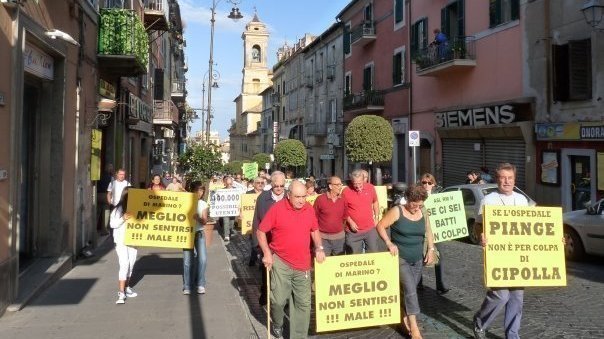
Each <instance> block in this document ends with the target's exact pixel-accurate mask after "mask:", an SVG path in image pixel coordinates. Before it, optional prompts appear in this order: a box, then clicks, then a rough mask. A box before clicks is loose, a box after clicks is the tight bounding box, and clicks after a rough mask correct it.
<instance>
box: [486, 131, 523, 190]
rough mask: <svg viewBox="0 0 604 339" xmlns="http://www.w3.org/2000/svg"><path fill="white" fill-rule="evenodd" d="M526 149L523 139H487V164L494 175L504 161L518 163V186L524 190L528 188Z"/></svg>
mask: <svg viewBox="0 0 604 339" xmlns="http://www.w3.org/2000/svg"><path fill="white" fill-rule="evenodd" d="M525 150H526V145H525V143H524V140H522V139H485V140H484V151H485V166H487V167H488V168H489V172H490V173H491V175H493V174H494V170H495V168H496V167H497V165H498V164H500V163H502V162H509V163H511V164H514V165H516V186H518V187H519V188H520V189H521V190H524V189H525V188H526V181H525V180H526V176H525V169H526V160H525V159H526V157H525V155H526V154H525ZM493 178H494V177H493Z"/></svg>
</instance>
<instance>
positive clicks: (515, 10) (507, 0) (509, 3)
mask: <svg viewBox="0 0 604 339" xmlns="http://www.w3.org/2000/svg"><path fill="white" fill-rule="evenodd" d="M519 18H520V0H489V27H491V28H493V27H495V26H499V25H501V24H505V23H508V22H510V21H514V20H518V19H519Z"/></svg>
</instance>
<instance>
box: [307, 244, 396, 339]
mask: <svg viewBox="0 0 604 339" xmlns="http://www.w3.org/2000/svg"><path fill="white" fill-rule="evenodd" d="M400 309H401V308H400V290H399V276H398V257H397V256H392V255H391V254H390V253H389V252H379V253H370V254H354V255H343V256H332V257H327V258H326V259H325V261H323V262H322V263H317V262H316V261H315V310H316V318H317V332H324V331H334V330H341V329H347V328H358V327H368V326H378V325H386V324H395V323H399V322H400V321H401V315H400Z"/></svg>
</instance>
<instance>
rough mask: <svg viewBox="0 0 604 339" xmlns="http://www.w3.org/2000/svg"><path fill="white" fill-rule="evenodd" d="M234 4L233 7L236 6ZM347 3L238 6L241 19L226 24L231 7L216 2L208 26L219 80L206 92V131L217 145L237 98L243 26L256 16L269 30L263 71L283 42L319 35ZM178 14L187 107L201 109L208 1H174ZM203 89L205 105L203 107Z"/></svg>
mask: <svg viewBox="0 0 604 339" xmlns="http://www.w3.org/2000/svg"><path fill="white" fill-rule="evenodd" d="M238 2H239V1H238ZM349 2H350V0H256V1H249V0H242V1H241V2H240V3H239V5H238V6H239V9H240V11H241V14H242V15H243V19H241V20H239V21H238V22H234V21H233V20H231V19H229V18H227V16H228V14H229V12H230V11H231V8H232V7H233V4H232V3H230V2H229V1H228V0H218V1H217V5H216V17H215V18H216V23H215V26H214V70H217V71H218V72H219V74H220V79H219V80H218V85H219V86H220V88H218V89H213V90H212V107H213V108H214V119H213V120H212V125H211V127H212V131H217V132H219V134H220V138H221V140H224V139H226V138H228V131H227V130H228V128H229V127H230V126H231V119H234V118H235V103H234V102H233V100H234V99H235V98H236V97H237V96H238V95H239V94H240V93H241V80H242V70H243V40H242V39H241V34H242V33H243V31H244V30H245V25H246V24H247V23H248V22H250V21H251V20H252V18H253V17H254V8H255V9H256V10H257V13H258V18H259V19H260V21H262V22H263V23H265V24H266V25H267V29H268V30H269V33H270V37H269V46H268V48H269V50H268V65H269V68H272V66H273V65H274V64H275V63H276V62H277V61H276V60H277V57H276V52H277V48H279V47H280V46H282V45H283V44H284V43H285V42H286V41H287V42H288V44H289V45H290V46H292V45H293V43H294V42H295V41H296V40H297V39H299V38H301V37H303V36H304V34H305V33H310V34H312V35H320V34H321V33H323V32H324V31H325V30H326V29H327V28H329V26H331V25H332V24H333V23H334V22H335V21H336V19H335V17H336V15H338V13H339V12H340V11H341V10H342V9H343V8H344V7H345V6H346V5H347V4H348V3H349ZM179 4H180V12H181V17H182V20H183V25H184V27H185V28H184V29H185V38H186V41H187V47H186V54H185V55H186V58H187V59H188V60H187V65H188V67H189V71H188V72H187V74H186V77H187V92H188V95H187V102H188V103H189V106H191V107H193V108H201V107H202V83H203V81H204V76H205V82H206V87H207V75H206V73H207V71H208V60H209V56H210V53H209V51H210V18H211V9H210V8H211V7H212V0H179ZM207 95H208V93H207V89H206V92H205V96H206V98H205V105H204V106H203V107H206V106H207ZM198 115H199V117H200V119H197V120H195V121H194V122H193V125H192V128H191V134H195V133H196V132H197V131H199V130H200V129H201V111H198Z"/></svg>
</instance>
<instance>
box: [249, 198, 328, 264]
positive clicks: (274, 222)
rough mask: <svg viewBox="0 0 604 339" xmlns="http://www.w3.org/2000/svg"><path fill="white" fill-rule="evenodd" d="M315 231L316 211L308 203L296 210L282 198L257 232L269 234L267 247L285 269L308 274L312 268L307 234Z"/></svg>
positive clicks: (263, 220) (316, 225)
mask: <svg viewBox="0 0 604 339" xmlns="http://www.w3.org/2000/svg"><path fill="white" fill-rule="evenodd" d="M318 227H319V225H318V224H317V217H316V216H315V211H314V210H313V208H312V206H311V205H310V204H309V203H305V204H304V207H302V208H301V209H299V210H296V209H295V208H294V207H293V206H292V204H291V203H290V202H289V200H287V198H284V199H283V200H281V201H279V202H277V203H275V204H274V205H273V206H272V207H271V208H270V209H269V210H268V212H267V213H266V215H265V216H264V218H263V219H262V221H261V222H260V226H259V227H258V229H259V230H261V231H262V232H264V233H268V232H271V242H270V243H269V247H270V249H271V250H272V251H273V252H274V253H275V254H276V255H278V256H279V258H281V259H282V260H283V261H285V263H286V264H287V265H288V266H290V267H291V268H293V269H295V270H299V271H308V270H310V268H311V261H310V233H311V232H312V231H316V230H317V229H318Z"/></svg>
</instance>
